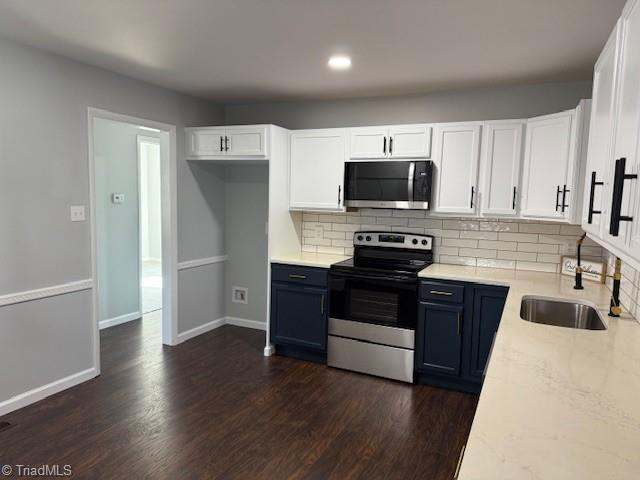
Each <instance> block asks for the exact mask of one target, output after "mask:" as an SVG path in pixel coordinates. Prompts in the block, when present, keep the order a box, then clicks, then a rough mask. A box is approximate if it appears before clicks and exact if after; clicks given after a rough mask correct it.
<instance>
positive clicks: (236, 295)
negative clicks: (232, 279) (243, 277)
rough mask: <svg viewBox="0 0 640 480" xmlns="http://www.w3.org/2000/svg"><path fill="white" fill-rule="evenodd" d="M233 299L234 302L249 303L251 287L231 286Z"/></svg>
mask: <svg viewBox="0 0 640 480" xmlns="http://www.w3.org/2000/svg"><path fill="white" fill-rule="evenodd" d="M231 301H232V302H233V303H245V304H247V303H249V289H248V288H246V287H231Z"/></svg>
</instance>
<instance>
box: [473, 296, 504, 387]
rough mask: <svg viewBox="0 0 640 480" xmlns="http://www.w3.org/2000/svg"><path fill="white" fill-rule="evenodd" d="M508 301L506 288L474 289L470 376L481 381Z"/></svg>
mask: <svg viewBox="0 0 640 480" xmlns="http://www.w3.org/2000/svg"><path fill="white" fill-rule="evenodd" d="M506 299H507V289H506V288H501V287H484V286H482V287H476V288H475V289H474V294H473V319H472V324H473V327H472V334H471V355H470V363H469V375H470V376H472V377H475V378H477V379H479V380H482V377H483V375H484V370H485V367H486V364H487V360H488V359H489V353H490V352H491V346H492V345H493V339H494V337H495V334H496V332H497V331H498V325H499V324H500V317H501V316H502V311H503V310H504V304H505V301H506Z"/></svg>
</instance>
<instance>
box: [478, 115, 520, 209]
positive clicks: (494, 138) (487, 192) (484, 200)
mask: <svg viewBox="0 0 640 480" xmlns="http://www.w3.org/2000/svg"><path fill="white" fill-rule="evenodd" d="M524 125H525V121H524V120H508V121H495V122H486V123H485V124H484V126H483V134H482V154H481V159H480V172H481V180H480V182H481V185H482V189H481V205H482V208H481V214H482V215H484V216H492V215H499V216H503V215H508V216H514V215H516V214H517V208H518V205H519V201H518V198H519V194H520V191H519V182H520V164H521V162H522V135H523V131H524Z"/></svg>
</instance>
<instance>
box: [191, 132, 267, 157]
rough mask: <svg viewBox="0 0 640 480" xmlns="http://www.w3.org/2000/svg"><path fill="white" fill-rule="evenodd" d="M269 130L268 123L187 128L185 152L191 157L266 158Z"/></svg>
mask: <svg viewBox="0 0 640 480" xmlns="http://www.w3.org/2000/svg"><path fill="white" fill-rule="evenodd" d="M267 132H268V126H267V125H248V126H237V127H236V126H231V127H196V128H186V129H185V133H186V137H187V138H186V142H185V143H186V147H187V152H186V155H187V158H188V159H190V160H229V159H230V157H232V158H238V159H241V158H248V159H260V158H267V157H268V156H269V153H268V143H269V138H268V134H267Z"/></svg>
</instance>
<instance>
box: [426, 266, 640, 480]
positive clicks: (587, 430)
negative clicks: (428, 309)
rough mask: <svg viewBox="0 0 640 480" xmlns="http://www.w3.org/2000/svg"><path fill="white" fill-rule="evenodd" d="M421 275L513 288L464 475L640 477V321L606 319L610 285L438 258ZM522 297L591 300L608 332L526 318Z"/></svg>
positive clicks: (466, 479) (479, 479)
mask: <svg viewBox="0 0 640 480" xmlns="http://www.w3.org/2000/svg"><path fill="white" fill-rule="evenodd" d="M420 276H421V277H427V278H434V279H450V280H462V281H469V282H478V283H483V284H494V285H508V286H509V287H510V289H509V294H508V296H507V302H506V305H505V309H504V312H503V314H502V320H501V323H500V327H499V329H498V334H497V336H496V339H495V345H494V348H493V353H492V356H491V359H490V362H489V366H488V369H487V376H486V378H485V381H484V385H483V387H482V392H481V394H480V400H479V403H478V409H477V411H476V415H475V417H474V420H473V426H472V428H471V433H470V435H469V439H468V442H467V445H466V450H465V454H464V459H463V462H462V466H461V470H460V474H459V477H458V478H459V479H461V480H484V479H486V480H499V479H508V480H516V479H518V480H520V479H542V480H553V479H562V480H567V479H578V480H588V479H594V480H602V479H625V480H627V479H635V478H640V324H639V323H638V322H636V321H635V320H633V319H632V318H631V317H630V316H629V315H628V314H626V313H624V314H623V316H622V317H621V318H619V319H615V318H611V317H608V316H607V312H608V305H609V298H610V295H611V292H610V291H609V290H608V289H607V288H606V287H605V286H604V285H601V284H597V283H594V282H589V281H585V282H584V286H585V289H584V290H574V289H573V288H572V287H573V278H572V277H567V276H562V275H556V274H549V273H539V272H524V271H513V270H498V269H490V268H476V267H463V266H455V265H441V264H434V265H431V266H429V267H428V268H426V269H424V270H423V271H422V272H421V273H420ZM524 295H538V296H548V297H557V298H567V299H579V300H583V301H586V302H589V303H592V304H595V305H597V306H598V308H599V309H600V310H601V311H602V312H603V318H604V319H605V322H606V323H607V325H608V329H607V330H603V331H591V330H578V329H571V328H562V327H554V326H549V325H542V324H535V323H530V322H526V321H524V320H522V319H520V315H519V313H520V301H521V299H522V297H523V296H524Z"/></svg>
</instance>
